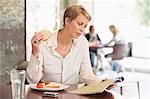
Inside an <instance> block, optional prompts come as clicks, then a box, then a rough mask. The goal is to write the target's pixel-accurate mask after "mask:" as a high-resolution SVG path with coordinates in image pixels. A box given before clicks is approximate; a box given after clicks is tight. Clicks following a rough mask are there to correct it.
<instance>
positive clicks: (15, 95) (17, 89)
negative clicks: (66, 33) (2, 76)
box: [11, 69, 25, 99]
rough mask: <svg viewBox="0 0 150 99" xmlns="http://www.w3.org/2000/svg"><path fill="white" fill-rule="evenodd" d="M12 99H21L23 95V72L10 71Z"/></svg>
mask: <svg viewBox="0 0 150 99" xmlns="http://www.w3.org/2000/svg"><path fill="white" fill-rule="evenodd" d="M11 88H12V99H22V98H24V95H25V70H16V69H13V70H11Z"/></svg>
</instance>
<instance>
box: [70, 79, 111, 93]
mask: <svg viewBox="0 0 150 99" xmlns="http://www.w3.org/2000/svg"><path fill="white" fill-rule="evenodd" d="M113 83H114V81H113V80H110V79H107V80H104V81H102V82H100V83H97V84H93V85H87V86H83V87H81V88H78V89H76V90H72V91H68V92H69V93H73V94H80V95H84V94H96V93H102V92H103V91H104V90H106V88H108V87H109V86H110V85H112V84H113Z"/></svg>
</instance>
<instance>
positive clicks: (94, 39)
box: [85, 25, 101, 67]
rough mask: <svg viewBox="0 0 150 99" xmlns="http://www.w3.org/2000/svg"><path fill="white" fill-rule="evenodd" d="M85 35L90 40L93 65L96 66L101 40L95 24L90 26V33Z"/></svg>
mask: <svg viewBox="0 0 150 99" xmlns="http://www.w3.org/2000/svg"><path fill="white" fill-rule="evenodd" d="M85 37H86V38H87V40H88V42H89V51H90V60H91V64H92V67H95V66H96V65H97V50H98V48H97V46H98V45H99V44H101V40H100V37H99V36H98V34H97V33H96V32H95V28H94V26H93V25H91V26H90V27H89V33H87V34H85Z"/></svg>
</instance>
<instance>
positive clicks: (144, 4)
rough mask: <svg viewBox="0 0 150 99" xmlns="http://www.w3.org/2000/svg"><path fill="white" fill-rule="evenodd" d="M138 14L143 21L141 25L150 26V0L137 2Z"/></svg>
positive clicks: (138, 0)
mask: <svg viewBox="0 0 150 99" xmlns="http://www.w3.org/2000/svg"><path fill="white" fill-rule="evenodd" d="M136 7H137V13H138V15H139V17H140V19H141V23H142V24H144V25H146V26H149V25H150V0H137V4H136Z"/></svg>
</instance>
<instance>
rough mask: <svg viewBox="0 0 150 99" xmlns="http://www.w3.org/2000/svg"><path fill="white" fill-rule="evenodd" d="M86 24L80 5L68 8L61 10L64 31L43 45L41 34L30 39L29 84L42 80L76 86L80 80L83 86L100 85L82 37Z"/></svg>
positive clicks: (87, 20)
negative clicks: (63, 11) (83, 83)
mask: <svg viewBox="0 0 150 99" xmlns="http://www.w3.org/2000/svg"><path fill="white" fill-rule="evenodd" d="M90 20H91V17H90V15H89V14H88V13H87V11H86V10H85V9H84V8H83V7H82V6H81V5H72V6H70V7H68V8H67V9H66V10H65V13H64V17H63V22H64V25H63V26H64V27H63V28H62V29H60V30H59V31H58V32H56V33H53V34H52V35H51V37H50V38H49V39H48V40H47V42H45V39H46V37H45V35H44V33H40V32H39V33H36V34H35V35H34V36H33V38H32V40H31V42H32V55H31V59H30V62H29V66H28V67H27V79H28V81H29V83H37V82H39V81H40V80H42V81H55V82H59V83H64V84H77V83H78V82H79V79H80V78H81V79H82V80H83V81H84V82H85V83H86V84H93V83H98V82H100V81H101V79H99V78H98V77H96V76H95V75H94V74H93V71H92V68H91V64H90V58H89V45H88V41H87V40H86V38H85V37H84V36H83V34H84V32H85V27H86V26H87V24H88V22H89V21H90Z"/></svg>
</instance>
